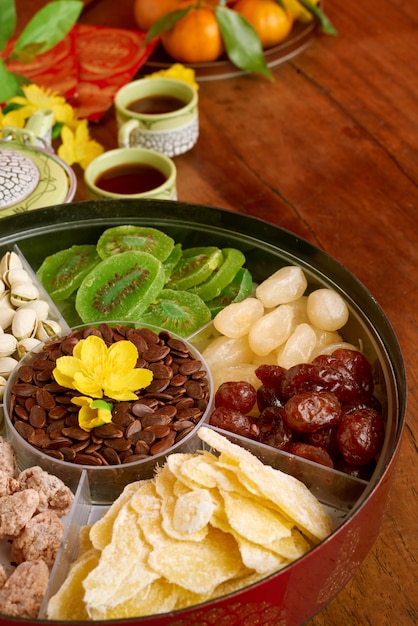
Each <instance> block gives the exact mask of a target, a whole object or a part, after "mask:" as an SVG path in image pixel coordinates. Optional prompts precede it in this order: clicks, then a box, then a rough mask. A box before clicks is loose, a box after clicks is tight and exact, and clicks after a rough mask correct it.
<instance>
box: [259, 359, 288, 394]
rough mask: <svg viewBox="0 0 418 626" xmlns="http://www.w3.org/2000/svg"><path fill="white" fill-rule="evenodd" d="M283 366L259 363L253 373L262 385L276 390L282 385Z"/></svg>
mask: <svg viewBox="0 0 418 626" xmlns="http://www.w3.org/2000/svg"><path fill="white" fill-rule="evenodd" d="M285 371H286V370H285V368H284V367H280V365H267V364H265V365H259V366H258V367H257V369H256V370H255V375H256V376H257V378H259V379H260V380H261V382H262V383H263V385H268V386H269V387H274V388H275V389H277V390H278V391H279V390H280V389H281V386H282V379H283V375H284V373H285Z"/></svg>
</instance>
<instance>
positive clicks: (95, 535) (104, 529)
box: [90, 481, 140, 550]
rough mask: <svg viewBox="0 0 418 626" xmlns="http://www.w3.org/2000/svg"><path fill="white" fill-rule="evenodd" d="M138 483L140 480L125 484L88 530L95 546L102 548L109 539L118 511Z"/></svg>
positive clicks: (136, 487)
mask: <svg viewBox="0 0 418 626" xmlns="http://www.w3.org/2000/svg"><path fill="white" fill-rule="evenodd" d="M139 485H140V481H136V482H134V483H130V484H129V485H126V487H125V489H124V490H123V491H122V493H121V494H120V496H119V497H118V498H117V499H116V500H115V501H114V502H113V504H112V506H111V507H110V508H109V509H108V510H107V511H106V513H105V514H104V515H103V517H101V518H100V519H99V520H98V521H97V522H96V523H95V524H93V526H92V527H91V530H90V540H91V542H92V544H93V546H94V547H95V548H97V549H98V550H103V548H104V547H105V546H107V544H108V543H109V542H110V541H111V537H112V531H113V524H114V521H115V519H116V517H117V515H118V513H119V511H120V509H121V508H122V507H123V506H124V504H125V503H126V502H128V501H129V500H130V498H131V496H132V495H133V494H134V493H135V492H136V490H137V489H138V487H139Z"/></svg>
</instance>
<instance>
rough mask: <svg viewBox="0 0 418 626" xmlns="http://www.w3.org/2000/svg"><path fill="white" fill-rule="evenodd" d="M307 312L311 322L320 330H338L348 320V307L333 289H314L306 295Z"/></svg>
mask: <svg viewBox="0 0 418 626" xmlns="http://www.w3.org/2000/svg"><path fill="white" fill-rule="evenodd" d="M307 313H308V317H309V320H310V322H311V324H313V325H314V326H316V327H317V328H320V329H321V330H329V331H334V330H339V329H340V328H342V327H343V326H344V324H346V323H347V321H348V315H349V312H348V307H347V305H346V303H345V302H344V300H343V298H342V297H341V296H340V294H338V293H337V292H336V291H334V290H333V289H327V288H324V289H316V290H315V291H313V292H312V293H310V294H309V296H308V305H307Z"/></svg>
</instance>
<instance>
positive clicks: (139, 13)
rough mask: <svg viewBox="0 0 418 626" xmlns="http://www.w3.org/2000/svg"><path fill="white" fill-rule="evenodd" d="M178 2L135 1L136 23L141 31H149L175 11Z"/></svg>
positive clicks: (173, 0)
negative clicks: (165, 16)
mask: <svg viewBox="0 0 418 626" xmlns="http://www.w3.org/2000/svg"><path fill="white" fill-rule="evenodd" d="M177 4H178V0H134V5H133V10H134V17H135V21H136V23H137V25H138V28H139V29H140V30H145V31H147V30H149V29H150V28H151V26H152V25H153V24H154V23H155V22H156V21H157V20H159V19H160V18H161V17H163V16H164V15H165V14H166V13H170V11H173V10H174V9H175V8H176V6H177Z"/></svg>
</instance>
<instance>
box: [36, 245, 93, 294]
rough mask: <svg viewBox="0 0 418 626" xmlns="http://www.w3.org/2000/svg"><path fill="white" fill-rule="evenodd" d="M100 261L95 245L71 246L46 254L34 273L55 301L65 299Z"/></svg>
mask: <svg viewBox="0 0 418 626" xmlns="http://www.w3.org/2000/svg"><path fill="white" fill-rule="evenodd" d="M98 263H100V257H99V255H98V254H97V250H96V246H92V245H83V246H71V248H66V249H65V250H60V251H59V252H56V253H55V254H51V255H50V256H47V257H46V258H45V259H44V261H43V263H42V265H41V267H40V268H39V269H38V271H37V273H36V275H37V277H38V279H39V280H40V282H41V283H42V285H43V286H44V287H45V289H46V291H47V292H48V294H49V295H50V296H51V298H52V299H53V300H55V301H57V302H58V301H60V300H66V299H67V298H68V297H69V296H70V295H71V294H72V293H73V292H74V291H75V290H76V289H77V288H78V287H79V285H81V283H82V281H83V279H84V277H85V276H87V274H88V273H89V272H90V271H91V270H92V269H93V268H94V267H95V266H96V265H98Z"/></svg>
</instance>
